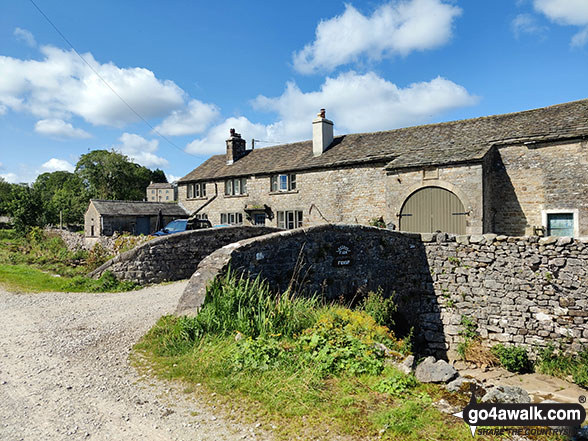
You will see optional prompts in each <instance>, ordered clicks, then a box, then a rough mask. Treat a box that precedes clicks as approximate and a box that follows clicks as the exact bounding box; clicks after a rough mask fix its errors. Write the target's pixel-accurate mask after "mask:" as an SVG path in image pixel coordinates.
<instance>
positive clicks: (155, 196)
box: [145, 182, 178, 202]
mask: <svg viewBox="0 0 588 441" xmlns="http://www.w3.org/2000/svg"><path fill="white" fill-rule="evenodd" d="M177 193H178V189H177V187H176V186H175V185H174V184H168V183H157V182H155V183H154V182H151V183H150V184H149V185H148V186H147V190H146V195H145V196H146V199H145V200H146V201H149V202H174V201H176V200H177V199H178V194H177Z"/></svg>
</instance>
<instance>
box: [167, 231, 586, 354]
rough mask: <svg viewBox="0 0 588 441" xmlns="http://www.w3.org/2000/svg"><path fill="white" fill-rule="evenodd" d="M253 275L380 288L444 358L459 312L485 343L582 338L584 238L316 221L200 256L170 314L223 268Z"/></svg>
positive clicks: (302, 288) (277, 282) (307, 287)
mask: <svg viewBox="0 0 588 441" xmlns="http://www.w3.org/2000/svg"><path fill="white" fill-rule="evenodd" d="M229 267H230V268H232V269H233V270H236V271H240V272H243V273H248V274H250V275H251V276H257V275H261V276H262V277H264V278H266V279H267V280H268V281H269V282H270V284H271V286H273V287H274V289H275V290H284V289H286V288H287V287H288V286H289V285H290V283H291V281H292V280H294V289H296V291H297V292H299V293H302V294H310V293H314V292H318V293H321V294H322V295H324V296H326V297H327V298H337V297H339V296H341V295H343V296H345V297H346V298H347V299H348V300H350V299H352V298H353V297H354V296H357V295H358V292H359V293H360V294H361V292H366V291H369V290H375V289H377V288H378V287H381V288H382V289H383V290H384V292H385V294H386V295H393V296H395V299H396V302H397V304H398V306H399V312H398V315H397V324H398V325H399V326H400V328H401V329H402V328H404V331H407V330H408V329H409V328H411V327H414V332H415V339H416V343H417V345H418V348H419V350H420V351H421V352H423V353H429V354H434V355H436V356H437V357H447V356H449V357H451V356H452V355H453V351H454V350H455V349H456V347H457V345H458V344H459V343H460V342H461V341H462V337H461V335H460V333H461V332H462V330H463V325H462V323H461V322H462V317H468V318H469V319H470V320H471V321H473V322H474V323H475V324H476V327H477V332H478V333H479V334H480V336H481V337H482V338H483V339H484V341H485V342H486V343H487V344H488V345H491V344H496V343H506V344H521V345H526V346H528V347H529V348H530V349H531V350H532V351H536V350H537V349H539V348H541V347H545V346H546V345H549V344H553V345H555V346H556V347H564V348H566V349H570V350H573V351H578V350H581V349H582V348H583V347H586V345H588V296H587V294H588V293H587V289H588V243H587V241H585V240H572V239H571V238H554V237H548V238H539V237H507V236H497V235H494V234H487V235H472V236H457V237H455V236H453V237H452V236H448V235H447V234H423V235H415V234H406V233H398V232H393V231H389V230H383V229H377V228H372V227H364V226H358V225H353V226H351V225H321V226H317V227H309V228H303V229H298V230H292V231H282V232H279V233H274V234H271V235H267V236H263V237H259V238H254V239H248V240H244V241H240V242H237V243H233V244H230V245H227V246H225V247H223V248H221V249H219V250H217V251H216V252H214V253H212V254H211V255H210V256H208V257H206V258H205V259H204V260H203V261H202V262H201V263H200V265H199V267H198V269H197V270H196V272H195V273H194V275H193V276H192V278H191V280H190V283H189V284H188V286H187V288H186V291H185V292H184V295H183V296H182V299H181V300H180V304H179V305H178V308H177V311H176V313H177V314H188V315H191V314H195V313H197V311H198V308H199V307H200V305H201V304H202V302H203V300H204V297H205V292H206V285H207V284H208V283H209V282H210V280H211V279H212V278H214V277H216V276H217V275H219V274H223V273H224V272H226V271H227V270H228V268H229Z"/></svg>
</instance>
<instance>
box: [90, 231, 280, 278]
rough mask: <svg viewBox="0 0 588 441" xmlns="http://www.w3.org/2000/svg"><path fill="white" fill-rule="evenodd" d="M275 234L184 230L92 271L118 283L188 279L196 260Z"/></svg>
mask: <svg viewBox="0 0 588 441" xmlns="http://www.w3.org/2000/svg"><path fill="white" fill-rule="evenodd" d="M276 231H279V230H278V229H277V228H271V227H248V226H245V227H243V226H241V227H221V228H207V229H202V230H193V231H185V232H183V233H176V234H170V235H167V236H162V237H158V238H156V239H153V240H151V241H149V242H147V243H144V244H143V245H141V246H139V247H137V248H133V249H132V250H130V251H127V252H125V253H122V254H120V255H118V256H116V257H115V258H114V259H112V260H109V261H108V262H106V263H105V264H104V265H102V266H100V267H99V268H97V269H96V270H94V271H92V272H91V273H90V274H89V276H90V277H96V278H97V277H100V276H101V275H102V274H103V273H104V272H105V271H110V272H112V273H113V274H114V276H115V277H116V278H117V279H119V280H131V281H134V282H136V283H139V284H141V285H146V284H150V283H160V282H165V281H171V280H181V279H188V278H189V277H190V276H191V275H192V274H193V273H194V271H196V267H197V266H198V264H199V263H200V261H201V260H202V259H203V258H204V257H206V256H208V255H209V254H210V253H212V252H213V251H215V250H217V249H219V248H221V247H223V246H225V245H227V244H229V243H233V242H237V241H240V240H243V239H248V238H250V237H255V236H260V235H264V234H268V233H273V232H276Z"/></svg>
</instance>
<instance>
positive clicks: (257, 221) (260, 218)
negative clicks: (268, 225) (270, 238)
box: [253, 213, 265, 225]
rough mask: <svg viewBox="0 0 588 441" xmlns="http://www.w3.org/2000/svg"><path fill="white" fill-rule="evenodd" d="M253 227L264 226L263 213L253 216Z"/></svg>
mask: <svg viewBox="0 0 588 441" xmlns="http://www.w3.org/2000/svg"><path fill="white" fill-rule="evenodd" d="M253 225H265V213H256V214H255V215H254V216H253Z"/></svg>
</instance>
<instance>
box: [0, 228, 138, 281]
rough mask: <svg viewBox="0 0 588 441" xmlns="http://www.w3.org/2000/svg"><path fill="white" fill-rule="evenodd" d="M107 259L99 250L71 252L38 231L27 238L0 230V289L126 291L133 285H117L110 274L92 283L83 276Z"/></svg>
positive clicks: (58, 239)
mask: <svg viewBox="0 0 588 441" xmlns="http://www.w3.org/2000/svg"><path fill="white" fill-rule="evenodd" d="M108 258H109V256H108V255H107V254H106V253H105V251H104V250H103V249H98V248H97V249H94V250H92V251H90V252H88V251H84V250H82V251H77V252H72V251H69V250H68V249H67V247H66V246H65V244H64V242H63V240H61V238H60V237H57V236H47V235H46V234H45V233H44V232H43V231H42V230H40V229H39V228H34V229H32V230H31V231H30V232H29V234H28V235H27V236H19V235H18V234H17V233H16V232H15V231H14V230H0V285H2V286H3V287H5V288H6V289H8V290H11V291H21V292H40V291H59V292H107V291H128V290H131V289H135V288H136V287H137V285H136V284H134V283H130V282H118V281H117V280H116V279H115V278H114V277H113V276H112V274H104V275H103V276H102V277H101V278H100V279H98V280H94V279H90V278H87V277H85V275H86V274H87V273H88V272H89V271H91V270H92V269H94V268H96V267H97V266H99V265H100V264H102V263H103V262H104V261H105V260H106V259H108Z"/></svg>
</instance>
